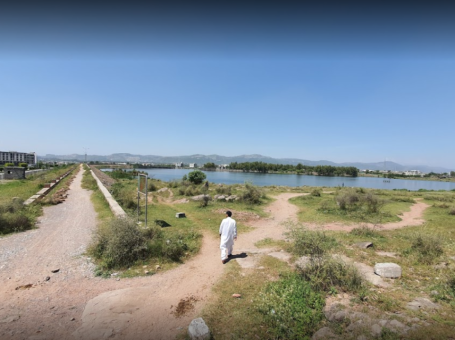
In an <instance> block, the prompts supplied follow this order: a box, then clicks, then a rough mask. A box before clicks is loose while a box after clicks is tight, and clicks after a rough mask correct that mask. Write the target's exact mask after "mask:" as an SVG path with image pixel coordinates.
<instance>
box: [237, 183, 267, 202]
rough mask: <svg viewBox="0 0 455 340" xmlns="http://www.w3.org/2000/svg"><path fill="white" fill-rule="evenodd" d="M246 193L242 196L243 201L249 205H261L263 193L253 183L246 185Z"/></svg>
mask: <svg viewBox="0 0 455 340" xmlns="http://www.w3.org/2000/svg"><path fill="white" fill-rule="evenodd" d="M245 189H246V190H245V192H244V193H243V194H242V195H241V200H242V201H243V202H245V203H247V204H260V203H261V198H262V197H263V193H262V191H261V190H260V189H259V188H258V187H257V186H255V185H253V184H251V183H245Z"/></svg>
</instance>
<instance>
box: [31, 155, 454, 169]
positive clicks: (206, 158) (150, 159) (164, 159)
mask: <svg viewBox="0 0 455 340" xmlns="http://www.w3.org/2000/svg"><path fill="white" fill-rule="evenodd" d="M38 159H41V160H45V161H77V162H83V161H85V155H79V154H71V155H51V154H47V155H46V156H38ZM87 161H99V162H120V163H124V162H129V163H155V164H170V163H177V162H183V163H197V164H198V165H203V164H205V163H209V162H213V163H215V164H229V163H231V162H238V163H242V162H264V163H274V164H293V165H297V164H298V163H302V164H304V165H313V166H314V165H333V166H354V167H356V168H358V169H360V170H364V169H368V170H392V171H407V170H419V171H421V172H424V173H428V172H436V173H444V172H450V171H451V170H450V169H446V168H442V167H437V166H427V165H401V164H398V163H395V162H390V161H386V162H376V163H360V162H346V163H334V162H330V161H325V160H320V161H310V160H307V159H297V158H272V157H267V156H263V155H240V156H233V157H226V156H220V155H200V154H196V155H189V156H155V155H133V154H129V153H114V154H112V155H108V156H101V155H87Z"/></svg>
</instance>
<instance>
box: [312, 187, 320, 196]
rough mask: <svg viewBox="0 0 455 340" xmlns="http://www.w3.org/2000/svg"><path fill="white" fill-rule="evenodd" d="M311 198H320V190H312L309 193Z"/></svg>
mask: <svg viewBox="0 0 455 340" xmlns="http://www.w3.org/2000/svg"><path fill="white" fill-rule="evenodd" d="M310 195H311V196H314V197H321V190H320V189H313V190H312V191H311V194H310Z"/></svg>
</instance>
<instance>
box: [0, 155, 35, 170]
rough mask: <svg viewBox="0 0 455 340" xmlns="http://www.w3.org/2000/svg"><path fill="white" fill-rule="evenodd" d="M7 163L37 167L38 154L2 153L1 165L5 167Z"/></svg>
mask: <svg viewBox="0 0 455 340" xmlns="http://www.w3.org/2000/svg"><path fill="white" fill-rule="evenodd" d="M5 163H13V164H14V165H19V163H27V164H28V165H30V166H32V165H36V163H37V160H36V153H34V152H29V153H25V152H17V151H0V165H4V164H5Z"/></svg>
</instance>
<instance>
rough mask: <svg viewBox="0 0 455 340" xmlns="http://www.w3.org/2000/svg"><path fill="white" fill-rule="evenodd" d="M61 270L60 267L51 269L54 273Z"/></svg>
mask: <svg viewBox="0 0 455 340" xmlns="http://www.w3.org/2000/svg"><path fill="white" fill-rule="evenodd" d="M59 271H60V268H57V269H52V270H51V272H52V273H58V272H59Z"/></svg>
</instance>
